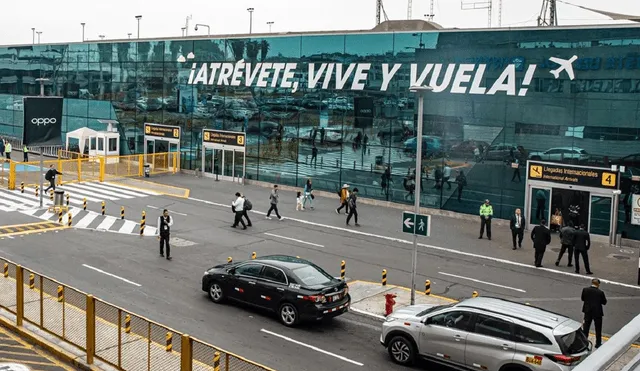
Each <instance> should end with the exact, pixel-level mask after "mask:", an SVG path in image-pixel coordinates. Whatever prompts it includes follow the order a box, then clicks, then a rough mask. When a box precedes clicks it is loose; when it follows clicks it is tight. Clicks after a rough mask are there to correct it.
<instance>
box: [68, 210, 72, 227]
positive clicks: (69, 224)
mask: <svg viewBox="0 0 640 371" xmlns="http://www.w3.org/2000/svg"><path fill="white" fill-rule="evenodd" d="M68 217H69V219H68V220H67V226H68V227H71V224H72V223H73V221H72V219H73V215H71V211H69V215H68Z"/></svg>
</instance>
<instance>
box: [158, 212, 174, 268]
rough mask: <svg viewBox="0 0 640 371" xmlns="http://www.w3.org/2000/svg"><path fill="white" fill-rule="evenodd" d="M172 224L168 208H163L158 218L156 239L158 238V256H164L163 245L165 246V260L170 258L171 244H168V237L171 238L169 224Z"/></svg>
mask: <svg viewBox="0 0 640 371" xmlns="http://www.w3.org/2000/svg"><path fill="white" fill-rule="evenodd" d="M172 225H173V219H172V218H171V216H170V215H169V210H167V209H164V210H163V211H162V215H161V216H160V217H159V218H158V239H159V240H160V256H161V257H164V247H165V246H166V247H167V260H171V259H172V258H171V246H170V245H169V239H171V226H172Z"/></svg>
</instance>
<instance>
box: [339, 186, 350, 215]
mask: <svg viewBox="0 0 640 371" xmlns="http://www.w3.org/2000/svg"><path fill="white" fill-rule="evenodd" d="M338 194H339V195H340V207H338V208H337V209H336V214H340V210H342V209H343V208H346V209H345V210H344V213H345V214H349V203H348V202H347V200H348V199H349V185H348V184H346V183H345V184H344V185H343V186H342V189H341V190H340V191H338Z"/></svg>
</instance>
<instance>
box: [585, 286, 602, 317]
mask: <svg viewBox="0 0 640 371" xmlns="http://www.w3.org/2000/svg"><path fill="white" fill-rule="evenodd" d="M582 301H583V303H584V304H582V313H584V314H590V315H591V316H592V317H596V318H597V317H604V311H603V310H602V306H603V305H606V304H607V297H606V296H605V295H604V292H603V291H602V290H600V289H599V288H597V287H593V286H591V287H585V288H584V289H582Z"/></svg>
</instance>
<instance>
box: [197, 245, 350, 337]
mask: <svg viewBox="0 0 640 371" xmlns="http://www.w3.org/2000/svg"><path fill="white" fill-rule="evenodd" d="M202 290H203V291H205V292H207V293H208V294H209V297H210V298H211V300H213V302H215V303H221V302H223V301H224V300H225V299H231V300H235V301H239V302H243V303H246V304H250V305H253V306H256V307H260V308H265V309H268V310H271V311H273V312H275V313H277V314H278V317H279V318H280V321H282V323H283V324H284V325H285V326H295V325H296V324H298V323H300V322H302V321H316V320H322V319H326V318H332V317H336V316H339V315H341V314H342V313H345V312H347V311H348V310H349V304H350V303H351V296H349V287H348V286H347V284H346V282H344V281H342V280H340V279H336V278H334V277H332V276H331V275H330V274H328V273H327V272H325V271H324V270H323V269H322V268H320V267H318V266H317V265H315V264H313V263H311V262H309V261H307V260H304V259H300V258H296V257H291V256H284V255H272V256H264V257H260V258H257V259H253V260H247V261H243V262H239V263H229V264H221V265H218V266H215V267H213V268H210V269H208V270H207V271H206V272H205V273H204V276H203V277H202Z"/></svg>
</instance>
